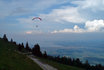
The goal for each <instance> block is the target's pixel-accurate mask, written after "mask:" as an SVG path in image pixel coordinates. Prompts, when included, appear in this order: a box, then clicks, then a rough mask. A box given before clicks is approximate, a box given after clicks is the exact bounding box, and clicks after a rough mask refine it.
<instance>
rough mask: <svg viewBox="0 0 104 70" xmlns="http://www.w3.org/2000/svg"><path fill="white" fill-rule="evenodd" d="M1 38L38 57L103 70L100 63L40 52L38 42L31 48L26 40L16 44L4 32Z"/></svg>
mask: <svg viewBox="0 0 104 70" xmlns="http://www.w3.org/2000/svg"><path fill="white" fill-rule="evenodd" d="M3 40H4V41H6V42H10V43H12V44H15V45H16V46H17V50H18V51H20V52H28V53H31V54H32V55H34V56H37V57H40V58H45V59H47V60H52V61H55V62H58V63H61V64H66V65H70V66H76V67H81V68H84V69H86V70H104V66H102V65H101V64H96V65H90V64H89V62H88V60H86V61H85V62H84V63H83V62H82V61H81V60H80V59H79V58H76V59H74V58H70V57H66V56H63V57H60V56H51V55H47V52H46V51H44V53H42V52H41V50H40V46H39V44H35V45H34V47H33V48H30V46H29V44H28V42H27V43H26V45H25V46H24V44H23V43H21V44H16V42H15V41H13V39H11V41H8V38H7V37H6V34H4V36H3Z"/></svg>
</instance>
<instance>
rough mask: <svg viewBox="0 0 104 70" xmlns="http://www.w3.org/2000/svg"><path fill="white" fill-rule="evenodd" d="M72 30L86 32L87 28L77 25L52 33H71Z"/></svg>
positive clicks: (73, 31)
mask: <svg viewBox="0 0 104 70" xmlns="http://www.w3.org/2000/svg"><path fill="white" fill-rule="evenodd" d="M70 32H71V33H82V32H85V30H84V29H81V28H80V27H78V26H77V25H75V26H74V28H73V29H64V30H59V31H57V30H55V31H53V32H51V33H70Z"/></svg>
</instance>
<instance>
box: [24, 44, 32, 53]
mask: <svg viewBox="0 0 104 70" xmlns="http://www.w3.org/2000/svg"><path fill="white" fill-rule="evenodd" d="M25 49H26V50H27V51H28V52H30V50H31V49H30V47H29V45H28V42H27V43H26V48H25Z"/></svg>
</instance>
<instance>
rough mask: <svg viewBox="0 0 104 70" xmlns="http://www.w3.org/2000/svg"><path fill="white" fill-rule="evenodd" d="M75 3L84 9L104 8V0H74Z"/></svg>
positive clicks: (95, 9)
mask: <svg viewBox="0 0 104 70" xmlns="http://www.w3.org/2000/svg"><path fill="white" fill-rule="evenodd" d="M72 3H73V4H77V5H78V6H79V7H80V8H82V9H88V8H89V9H91V10H92V11H97V10H103V11H104V0H77V1H73V2H72Z"/></svg>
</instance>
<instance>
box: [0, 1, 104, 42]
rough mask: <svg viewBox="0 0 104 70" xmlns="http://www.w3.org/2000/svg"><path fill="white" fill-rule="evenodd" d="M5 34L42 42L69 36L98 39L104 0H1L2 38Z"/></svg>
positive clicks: (103, 29)
mask: <svg viewBox="0 0 104 70" xmlns="http://www.w3.org/2000/svg"><path fill="white" fill-rule="evenodd" d="M33 17H40V18H42V21H39V20H32V18H33ZM36 25H38V27H36ZM3 34H7V35H8V36H10V37H13V38H15V37H16V40H17V39H19V37H20V36H24V37H25V36H32V37H34V36H35V37H36V38H37V36H38V39H39V38H41V36H43V37H51V35H58V36H59V37H64V35H66V34H67V35H68V34H69V35H68V36H70V37H72V36H73V35H76V36H77V35H78V34H79V35H83V36H85V37H86V38H89V35H96V37H97V36H98V37H99V35H100V34H104V0H0V36H2V35H3ZM88 34H89V35H88ZM97 34H99V35H97ZM14 36H15V37H14ZM58 36H55V37H54V39H56V38H57V37H58ZM24 37H23V38H24ZM92 37H93V36H92ZM96 37H94V38H95V40H96ZM74 38H75V37H74ZM32 39H33V38H32ZM57 39H58V40H59V38H57ZM66 39H67V38H65V40H66ZM84 39H85V38H84ZM100 39H102V40H103V39H104V37H103V36H101V37H100ZM27 40H28V39H27ZM39 40H40V39H39ZM71 40H72V39H71ZM76 40H78V39H77V38H76ZM21 41H22V40H21Z"/></svg>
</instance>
